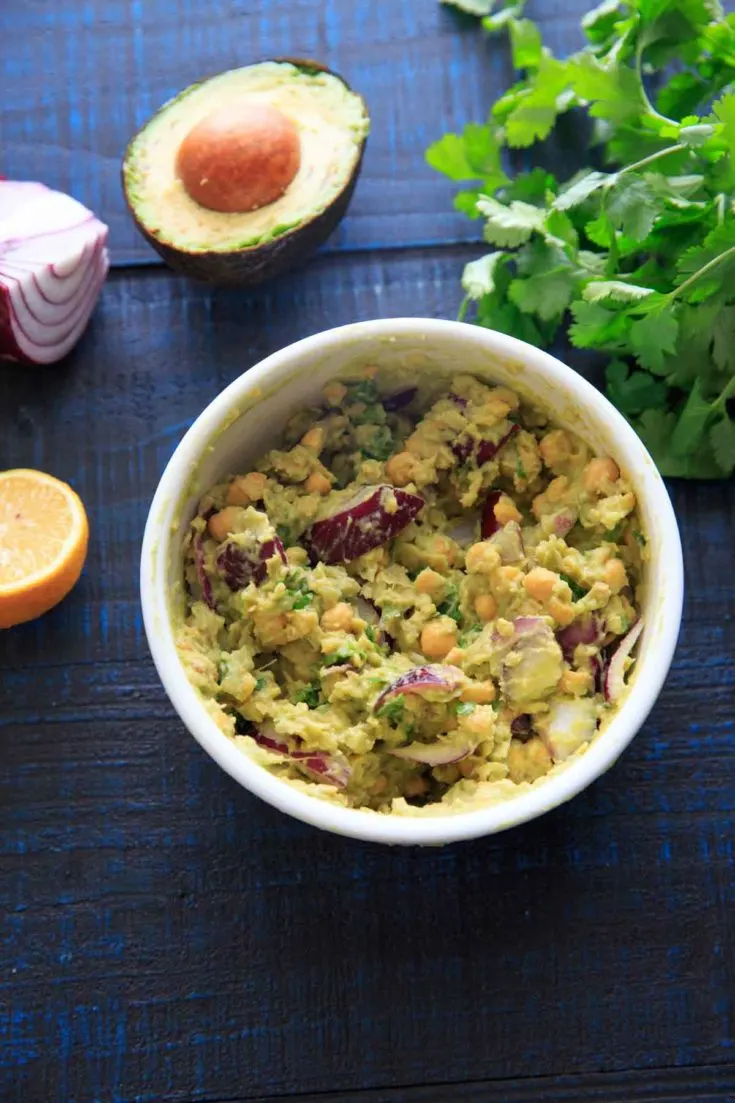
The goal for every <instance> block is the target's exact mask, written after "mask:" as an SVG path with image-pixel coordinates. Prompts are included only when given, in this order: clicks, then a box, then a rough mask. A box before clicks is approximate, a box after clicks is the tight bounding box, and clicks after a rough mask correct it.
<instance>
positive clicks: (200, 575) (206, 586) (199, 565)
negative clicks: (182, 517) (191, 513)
mask: <svg viewBox="0 0 735 1103" xmlns="http://www.w3.org/2000/svg"><path fill="white" fill-rule="evenodd" d="M193 547H194V566H195V567H196V572H197V579H198V581H199V588H200V590H201V591H202V601H203V602H204V604H205V605H208V606H209V608H210V609H214V608H215V600H214V594H213V592H212V583H211V582H210V580H209V576H208V574H207V571H206V568H205V566H204V541H203V540H202V537H201V535H200V534H199V533H197V535H196V536H195V537H194V540H193Z"/></svg>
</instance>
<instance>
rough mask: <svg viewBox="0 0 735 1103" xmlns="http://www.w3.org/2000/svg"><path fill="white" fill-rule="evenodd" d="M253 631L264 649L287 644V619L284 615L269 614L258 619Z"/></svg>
mask: <svg viewBox="0 0 735 1103" xmlns="http://www.w3.org/2000/svg"><path fill="white" fill-rule="evenodd" d="M255 629H256V632H257V634H258V636H259V637H260V640H261V642H262V643H263V644H264V646H266V647H272V646H274V645H277V644H282V643H288V617H287V616H286V614H285V613H269V614H267V615H265V616H260V617H258V619H257V620H256V622H255Z"/></svg>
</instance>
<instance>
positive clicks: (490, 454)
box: [477, 422, 521, 467]
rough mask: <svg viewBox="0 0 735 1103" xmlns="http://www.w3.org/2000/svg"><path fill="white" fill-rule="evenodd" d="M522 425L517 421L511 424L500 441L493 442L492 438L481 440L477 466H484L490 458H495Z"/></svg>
mask: <svg viewBox="0 0 735 1103" xmlns="http://www.w3.org/2000/svg"><path fill="white" fill-rule="evenodd" d="M520 429H521V427H520V425H516V423H515V422H513V424H512V425H511V427H510V429H509V430H508V432H507V433H505V434H504V435H503V436H502V437H501V438H500V440H499V441H496V442H493V441H490V440H481V441H480V443H479V445H478V448H477V466H478V467H482V465H483V464H484V463H487V462H488V460H494V459H495V457H496V456H497V454H498V452H499V451H500V449H501V448H503V447H504V446H505V445H506V444H507V443H508V441H509V440H512V438H513V437H514V436H515V435H516V433H519V432H520Z"/></svg>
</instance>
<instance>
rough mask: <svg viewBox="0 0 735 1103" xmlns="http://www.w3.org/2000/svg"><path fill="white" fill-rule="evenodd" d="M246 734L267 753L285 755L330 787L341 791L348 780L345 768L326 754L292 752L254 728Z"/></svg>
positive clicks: (287, 747) (278, 741) (286, 746)
mask: <svg viewBox="0 0 735 1103" xmlns="http://www.w3.org/2000/svg"><path fill="white" fill-rule="evenodd" d="M247 734H248V735H249V736H250V737H251V738H252V739H253V740H254V741H255V742H256V743H257V744H258V746H259V747H265V749H266V750H268V751H275V752H276V754H282V755H286V756H287V757H288V758H292V759H294V761H296V762H298V763H299V764H300V765H301V766H303V768H304V769H305V770H308V771H309V772H310V773H312V774H316V775H317V776H318V777H320V778H321V779H322V780H323V781H325V782H327V783H329V784H331V785H336V786H337V787H338V788H340V789H343V788H344V787H345V785H346V784H347V782H348V780H349V771H348V770H347V768H346V767H345V768H342V767H341V765H340V763H338V762H335V761H334V760H333V759H332V758H330V756H329V755H328V754H323V753H322V752H321V751H299V750H293V748H291V747H289V745H288V744H287V743H282V742H281V741H280V740H279V739H273V738H272V737H271V736H269V735H264V734H263V732H261V731H259V730H258V729H257V728H256V727H251V728H250V729H249V731H248V732H247Z"/></svg>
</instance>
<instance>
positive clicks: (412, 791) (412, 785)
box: [403, 775, 429, 797]
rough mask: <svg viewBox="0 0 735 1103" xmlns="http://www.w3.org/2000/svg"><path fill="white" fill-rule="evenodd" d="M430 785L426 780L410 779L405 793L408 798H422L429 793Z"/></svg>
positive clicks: (404, 789)
mask: <svg viewBox="0 0 735 1103" xmlns="http://www.w3.org/2000/svg"><path fill="white" fill-rule="evenodd" d="M428 788H429V783H428V782H427V780H426V778H423V777H419V776H418V775H416V777H410V778H408V779H407V780H406V782H405V784H404V786H403V792H404V793H405V795H406V796H407V797H422V796H423V795H424V793H426V792H427V791H428Z"/></svg>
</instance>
